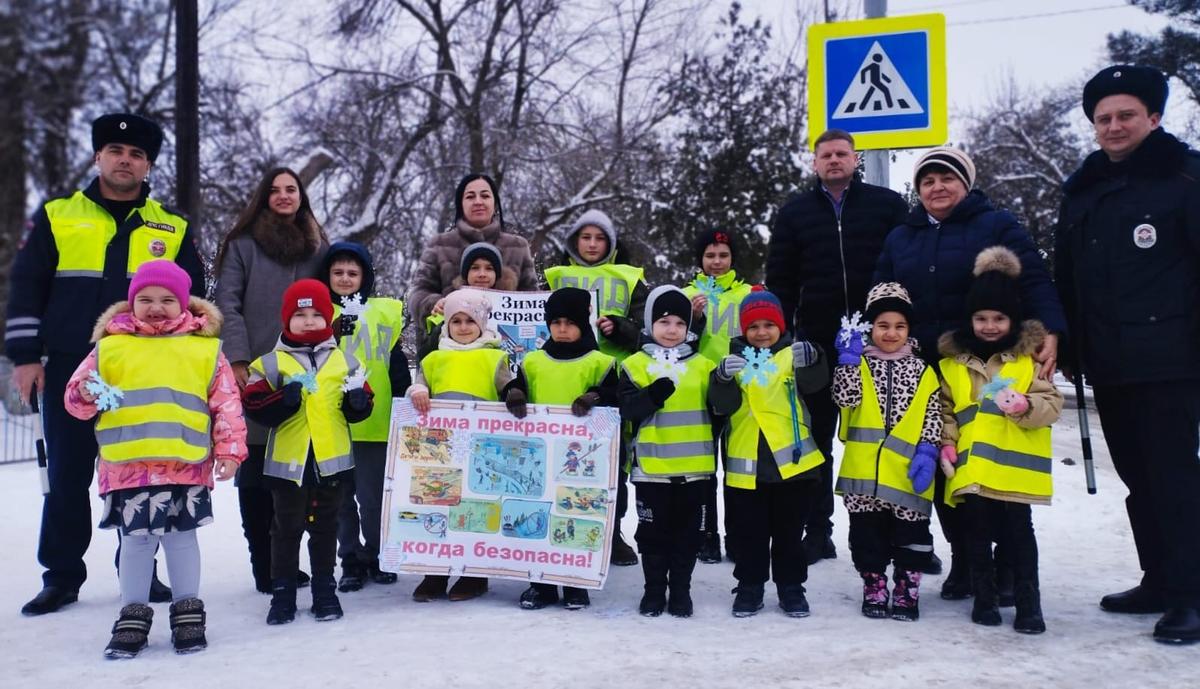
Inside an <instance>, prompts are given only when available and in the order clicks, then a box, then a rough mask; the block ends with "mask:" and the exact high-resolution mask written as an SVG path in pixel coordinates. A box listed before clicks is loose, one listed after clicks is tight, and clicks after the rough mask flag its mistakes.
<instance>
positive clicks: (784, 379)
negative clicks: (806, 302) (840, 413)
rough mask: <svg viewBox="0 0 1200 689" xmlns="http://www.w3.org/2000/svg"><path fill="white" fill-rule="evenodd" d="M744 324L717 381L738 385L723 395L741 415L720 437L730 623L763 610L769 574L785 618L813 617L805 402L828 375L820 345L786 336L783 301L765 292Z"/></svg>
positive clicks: (812, 457)
mask: <svg viewBox="0 0 1200 689" xmlns="http://www.w3.org/2000/svg"><path fill="white" fill-rule="evenodd" d="M739 319H740V323H741V330H742V336H741V337H737V338H734V339H733V340H732V341H731V342H730V346H729V354H728V355H727V356H725V357H724V358H723V359H722V360H721V363H720V365H719V366H718V367H717V370H716V375H717V379H718V380H724V381H731V382H733V383H735V384H734V385H731V386H729V387H727V388H726V390H728V391H729V395H730V398H731V399H730V402H729V404H730V406H732V407H733V408H734V409H736V411H735V412H734V413H733V415H732V416H731V417H730V419H729V431H728V433H727V434H726V435H725V438H724V441H725V448H724V450H725V485H726V491H725V499H726V502H725V509H726V515H727V516H728V519H729V527H730V537H731V538H732V540H733V541H734V542H736V543H737V559H736V560H735V563H736V564H735V565H734V568H733V576H734V577H735V578H736V579H737V582H738V583H737V588H736V589H735V592H736V596H735V597H734V600H733V615H734V616H735V617H748V616H751V615H754V614H756V613H757V612H758V611H759V610H760V609H762V607H763V589H764V584H765V583H766V581H767V574H768V571H770V572H771V573H772V574H773V576H774V579H775V588H776V591H777V593H778V596H779V607H780V608H782V609H783V611H784V613H785V614H786V615H788V616H789V617H807V616H808V614H809V607H808V599H807V598H806V597H805V595H804V582H805V581H807V580H808V561H807V560H806V559H805V557H804V550H803V548H802V547H801V540H802V537H803V535H804V520H805V516H806V515H807V514H808V510H809V507H810V504H811V500H812V494H813V491H814V489H815V487H816V483H815V482H816V481H817V479H818V478H819V475H818V467H820V465H821V464H822V463H823V462H824V461H825V457H824V455H822V454H821V451H820V449H819V448H818V447H817V445H816V442H815V441H814V440H813V439H812V436H811V433H810V430H809V421H808V412H807V410H806V409H805V407H804V400H803V398H802V397H801V395H805V394H809V393H811V392H814V391H816V390H820V389H821V388H823V387H825V386H826V385H827V384H828V383H829V373H828V368H827V367H826V366H825V365H824V363H823V362H822V361H821V357H822V356H823V354H822V352H821V348H820V347H819V346H817V345H815V344H812V343H811V342H808V341H806V340H804V339H803V338H796V339H793V338H792V336H791V335H790V334H789V333H788V332H787V324H786V321H785V319H784V316H783V307H782V306H780V303H779V299H778V298H776V297H775V295H773V294H771V293H770V292H768V291H766V290H764V289H762V288H761V287H755V288H754V289H753V290H752V291H751V292H750V294H748V295H747V296H746V298H745V299H743V300H742V303H741V307H740V313H739ZM721 402H722V405H724V404H725V401H724V399H722V400H721Z"/></svg>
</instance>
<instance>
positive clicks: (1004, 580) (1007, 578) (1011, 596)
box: [996, 562, 1017, 608]
mask: <svg viewBox="0 0 1200 689" xmlns="http://www.w3.org/2000/svg"><path fill="white" fill-rule="evenodd" d="M996 599H997V602H998V603H999V604H1000V607H1002V608H1011V607H1013V606H1014V605H1016V601H1017V599H1016V580H1015V578H1014V577H1013V568H1012V567H1010V566H1008V565H1007V564H1005V563H1003V562H998V563H996Z"/></svg>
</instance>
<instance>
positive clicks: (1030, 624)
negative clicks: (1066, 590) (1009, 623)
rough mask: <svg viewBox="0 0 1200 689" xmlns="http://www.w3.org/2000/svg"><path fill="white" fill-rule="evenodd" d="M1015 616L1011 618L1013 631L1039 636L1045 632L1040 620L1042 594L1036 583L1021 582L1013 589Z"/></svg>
mask: <svg viewBox="0 0 1200 689" xmlns="http://www.w3.org/2000/svg"><path fill="white" fill-rule="evenodd" d="M1013 597H1014V599H1015V600H1014V603H1015V604H1016V606H1017V616H1016V617H1014V618H1013V629H1015V630H1016V631H1018V632H1021V633H1022V634H1041V633H1042V632H1044V631H1046V621H1045V620H1044V619H1042V594H1041V592H1040V591H1039V590H1038V585H1037V581H1022V582H1020V583H1018V584H1016V586H1015V587H1014V589H1013Z"/></svg>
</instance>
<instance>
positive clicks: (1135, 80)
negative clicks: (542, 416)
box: [1083, 65, 1169, 122]
mask: <svg viewBox="0 0 1200 689" xmlns="http://www.w3.org/2000/svg"><path fill="white" fill-rule="evenodd" d="M1168 90H1169V87H1168V85H1167V78H1166V77H1165V76H1163V73H1162V72H1160V71H1158V70H1157V69H1154V68H1153V67H1142V66H1140V65H1112V66H1111V67H1105V68H1104V69H1102V70H1100V72H1099V73H1097V74H1096V76H1094V77H1092V78H1091V79H1089V80H1088V83H1087V84H1086V85H1085V86H1084V87H1083V112H1084V114H1086V115H1087V118H1088V122H1091V121H1092V119H1093V116H1094V115H1095V113H1096V105H1097V104H1098V103H1099V102H1100V101H1101V100H1103V99H1104V98H1106V97H1108V96H1114V95H1116V94H1119V93H1124V94H1128V95H1130V96H1133V97H1135V98H1137V99H1138V100H1140V101H1142V103H1145V105H1146V110H1148V111H1149V114H1151V115H1153V114H1154V113H1158V114H1160V115H1161V114H1162V112H1163V110H1165V109H1166V107H1167V93H1168Z"/></svg>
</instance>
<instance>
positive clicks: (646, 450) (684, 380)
mask: <svg viewBox="0 0 1200 689" xmlns="http://www.w3.org/2000/svg"><path fill="white" fill-rule="evenodd" d="M653 363H654V359H653V358H652V357H651V356H650V355H649V354H646V353H645V352H637V353H635V354H632V355H630V356H629V358H628V359H626V360H625V361H624V362H623V363H622V364H621V367H622V369H623V370H624V372H625V375H627V376H628V377H629V380H631V381H633V383H634V384H635V385H637V386H638V387H639V388H645V387H646V386H648V385H650V383H653V382H654V381H655V379H656V378H657V377H658V376H655V375H652V374H651V373H650V371H649V370H648V369H649V367H650V366H651V364H653ZM683 363H684V364H686V366H687V368H686V372H685V373H684V374H683V375H682V376H680V380H679V382H678V383H676V384H675V392H674V393H672V394H671V396H670V397H668V398H667V402H666V404H664V405H663V407H662V409H659V410H658V411H656V412H655V413H654V415H653V416H651V417H650V418H648V419H646V420H645V421H643V422H642V424H641V425H640V426H638V427H637V429H636V431H637V435H636V437H635V439H634V444H633V451H634V455H635V457H636V459H637V463H638V466H640V467H641V468H642V471H643V472H645V473H646V474H649V475H657V476H681V475H685V474H712V473H715V472H716V470H717V460H716V457H715V455H714V454H713V451H714V449H715V447H714V445H713V432H712V419H710V418H709V415H708V378H709V374H711V373H712V371H713V369H715V368H716V367H717V365H716V364H714V363H713V362H711V361H709V360H708V359H706V358H704V357H702V356H700V355H698V354H696V355H693V356H690V357H688V358H687V359H686V360H685V361H684V362H683Z"/></svg>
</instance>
